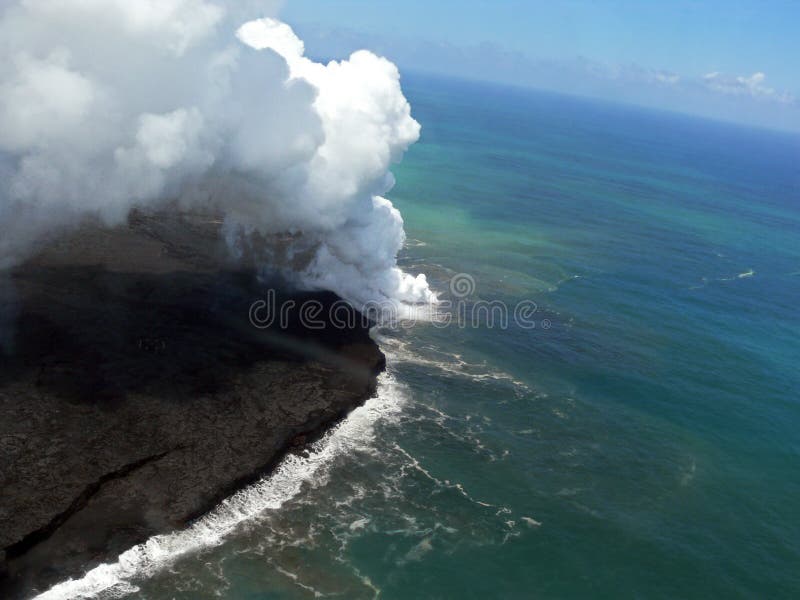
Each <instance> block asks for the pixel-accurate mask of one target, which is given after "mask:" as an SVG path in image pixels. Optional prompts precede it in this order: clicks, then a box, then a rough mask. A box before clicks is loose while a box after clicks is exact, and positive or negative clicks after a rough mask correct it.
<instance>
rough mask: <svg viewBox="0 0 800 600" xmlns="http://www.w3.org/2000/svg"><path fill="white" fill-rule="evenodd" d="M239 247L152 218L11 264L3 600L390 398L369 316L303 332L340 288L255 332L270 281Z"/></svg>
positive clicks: (0, 466) (208, 231) (4, 338)
mask: <svg viewBox="0 0 800 600" xmlns="http://www.w3.org/2000/svg"><path fill="white" fill-rule="evenodd" d="M226 256H227V252H226V250H225V249H224V248H223V244H222V242H221V241H220V235H219V223H218V221H216V220H215V219H213V218H211V217H207V216H206V217H204V216H199V215H186V214H183V215H177V214H175V213H173V214H171V215H167V214H160V215H145V214H141V213H137V214H134V215H132V216H131V218H130V219H129V223H128V224H127V225H126V226H122V227H117V228H114V229H106V228H103V227H100V226H93V225H87V226H84V227H83V228H82V229H81V230H79V231H77V232H73V233H71V234H69V235H68V236H64V237H61V238H59V239H57V240H53V241H52V242H51V243H50V244H49V245H48V246H47V248H46V249H45V250H44V251H43V252H41V253H40V254H39V255H37V256H35V257H34V258H32V259H30V260H29V261H28V262H27V263H25V264H24V265H21V266H19V267H17V268H16V269H14V270H13V271H10V272H7V273H0V597H3V598H7V597H28V596H32V595H33V594H34V593H35V592H36V591H44V590H46V589H47V588H48V587H49V586H51V585H52V584H54V583H56V582H58V581H59V580H62V579H65V578H67V577H71V576H79V575H80V574H81V573H82V572H83V571H85V570H86V569H88V568H91V567H93V566H96V565H97V564H98V563H101V562H107V561H109V560H113V559H114V558H116V556H117V555H118V554H119V553H120V552H123V551H125V550H126V549H128V548H129V547H131V546H132V545H134V544H137V543H139V542H142V541H144V540H145V539H147V538H148V537H150V536H151V535H153V534H156V533H162V532H166V531H170V530H173V529H175V528H180V527H182V526H184V525H186V524H187V522H189V521H191V520H192V519H193V518H196V517H198V516H200V515H201V514H203V513H204V512H206V511H208V510H209V509H211V508H213V506H214V505H215V504H216V503H218V502H219V501H220V500H221V499H223V498H224V497H225V496H227V495H229V494H230V493H231V492H233V491H234V490H236V489H237V488H240V487H242V486H243V485H245V484H247V483H250V482H252V481H254V480H256V479H257V478H259V477H260V476H261V475H263V474H265V473H266V472H268V471H269V469H270V468H271V467H272V466H274V464H275V463H276V461H277V460H279V459H280V457H281V456H283V454H284V453H285V452H287V451H290V450H291V449H293V448H299V447H301V446H302V445H303V443H305V442H307V441H309V440H311V439H313V438H314V437H315V436H317V435H318V434H319V433H320V432H322V431H323V430H324V429H325V428H327V427H328V426H329V425H331V424H332V423H334V422H335V421H336V420H338V419H340V418H341V417H342V416H343V415H345V414H346V413H347V412H348V411H349V410H351V409H353V408H354V407H356V406H358V405H359V404H361V403H363V402H364V401H365V400H366V399H367V398H368V397H370V396H371V395H372V394H373V393H374V392H375V385H376V376H377V374H378V373H379V372H380V371H381V370H382V369H383V366H384V358H383V355H382V354H381V352H380V350H379V349H378V347H377V346H376V345H375V343H374V342H373V341H372V340H371V339H370V337H369V331H368V327H367V326H366V324H362V323H360V321H361V319H360V318H359V319H352V320H353V321H357V322H358V323H357V324H356V325H355V326H354V327H349V328H347V329H342V328H338V327H334V326H333V325H332V324H331V323H330V322H329V321H326V323H325V324H326V326H325V327H323V328H321V329H317V328H307V327H304V326H303V325H302V324H301V323H300V319H299V306H300V303H301V302H303V301H305V300H313V301H316V302H318V303H319V304H318V306H323V307H330V306H331V305H333V304H334V303H337V298H336V297H335V296H334V295H333V294H329V293H316V294H313V293H306V294H290V293H289V292H285V291H284V292H283V293H280V294H279V295H278V298H277V302H278V303H280V302H281V301H282V300H288V299H291V300H294V301H295V305H294V306H295V307H296V308H295V309H293V310H292V311H290V312H289V320H288V322H287V323H286V326H285V327H279V325H281V324H280V323H277V322H276V323H275V324H274V325H273V326H271V327H269V328H267V329H259V328H256V327H254V326H253V325H252V324H251V323H250V320H249V309H250V306H251V304H252V303H253V302H254V301H256V300H259V299H264V298H266V293H267V291H266V290H267V288H269V287H270V286H269V285H267V284H264V283H259V282H258V281H257V279H256V277H255V275H254V273H253V272H252V271H250V270H247V269H244V268H242V267H239V266H236V265H234V264H232V263H231V262H230V261H229V260H228V259H227V258H226ZM337 306H339V304H337ZM342 311H349V312H350V314H351V316H357V315H356V314H355V313H353V312H352V309H350V308H347V309H339V310H338V311H337V314H339V315H341V314H342ZM328 314H329V313H328V311H326V310H324V309H323V310H321V311H320V313H319V316H318V317H317V320H319V319H324V318H325V316H326V315H328Z"/></svg>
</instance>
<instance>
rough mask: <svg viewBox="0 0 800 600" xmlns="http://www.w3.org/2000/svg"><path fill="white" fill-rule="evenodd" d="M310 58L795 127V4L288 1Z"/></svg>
mask: <svg viewBox="0 0 800 600" xmlns="http://www.w3.org/2000/svg"><path fill="white" fill-rule="evenodd" d="M281 15H282V18H283V19H284V20H285V21H287V22H288V23H289V24H290V25H292V26H293V27H294V28H295V29H296V30H297V31H298V32H299V33H300V34H301V37H303V38H304V39H305V41H306V46H307V50H308V52H309V53H310V54H316V55H318V56H320V57H324V58H342V57H343V55H345V56H346V55H347V54H348V53H349V52H351V51H353V50H355V49H358V48H361V47H367V48H370V49H372V50H375V51H377V52H379V53H381V54H384V55H386V56H387V57H388V58H390V59H392V60H394V61H395V62H396V63H397V64H398V65H399V66H400V67H401V69H403V68H404V69H408V70H424V71H431V72H438V73H443V74H450V75H454V76H458V77H468V78H472V79H479V80H487V81H499V82H504V83H512V84H518V85H523V86H528V87H535V88H542V89H550V90H555V91H562V92H566V93H574V94H579V95H585V96H594V97H599V98H604V99H610V100H618V101H623V102H630V103H635V104H642V105H647V106H652V107H655V108H661V109H666V110H674V111H678V112H686V113H692V114H698V115H703V116H708V117H714V118H720V119H725V120H733V121H739V122H743V123H747V124H751V125H760V126H766V127H771V128H775V129H785V130H795V131H800V2H797V1H796V0H790V1H784V0H761V1H752V0H729V1H727V2H726V1H721V0H703V1H699V0H674V1H664V2H659V1H646V0H640V1H638V2H636V1H633V0H606V1H595V2H589V1H582V0H550V1H539V0H491V1H489V0H471V1H470V0H459V1H456V0H402V2H394V1H393V2H390V1H388V0H386V1H384V0H335V1H323V0H287V1H286V3H285V6H284V8H283V11H282V13H281Z"/></svg>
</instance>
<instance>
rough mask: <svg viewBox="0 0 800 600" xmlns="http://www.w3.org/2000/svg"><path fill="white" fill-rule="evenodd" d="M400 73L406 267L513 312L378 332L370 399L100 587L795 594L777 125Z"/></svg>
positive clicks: (230, 593) (797, 483)
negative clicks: (384, 371)
mask: <svg viewBox="0 0 800 600" xmlns="http://www.w3.org/2000/svg"><path fill="white" fill-rule="evenodd" d="M404 89H405V91H406V93H407V95H408V97H409V99H410V100H411V103H412V105H413V109H414V114H415V116H416V118H417V119H418V120H419V121H420V122H421V123H422V125H423V137H422V140H421V142H420V143H419V144H418V145H416V146H415V147H414V148H412V150H411V151H410V152H409V153H408V155H407V157H406V159H405V161H404V162H403V163H402V165H400V166H398V167H397V169H396V170H395V174H396V177H397V181H398V183H397V186H396V188H395V189H394V190H393V192H392V193H391V194H390V197H391V199H392V200H393V201H394V202H395V204H396V205H397V206H398V207H399V208H400V210H401V211H402V213H403V215H404V218H405V221H406V229H407V232H408V234H409V243H408V247H407V248H406V250H405V251H404V254H403V256H402V264H403V266H404V267H405V268H406V269H407V270H409V271H412V272H425V273H427V274H428V276H429V279H430V280H431V282H432V283H433V285H434V287H436V288H437V289H439V290H442V291H443V297H445V298H447V297H448V295H449V294H448V288H449V281H450V279H451V277H453V276H454V275H456V274H468V275H470V276H471V277H472V278H474V281H475V283H476V289H475V293H474V295H472V296H470V297H469V298H467V299H466V300H467V302H468V305H469V306H473V303H474V302H477V301H479V300H497V301H502V302H504V303H506V304H508V305H509V306H514V305H516V304H517V303H519V302H521V301H526V300H527V301H531V302H535V304H536V306H537V311H536V313H535V315H534V323H535V324H536V325H537V327H535V328H533V329H527V328H525V329H524V328H521V327H518V326H516V325H514V323H513V321H512V323H511V324H510V326H509V327H508V328H505V329H504V328H501V327H487V326H479V327H477V328H473V327H464V328H460V327H456V326H451V327H448V328H438V327H434V326H432V325H430V324H427V325H426V324H419V325H417V326H415V327H412V328H409V329H404V330H394V331H381V332H377V335H378V336H379V339H380V340H381V342H382V344H383V346H384V348H385V349H386V351H387V354H388V357H389V364H390V367H389V374H388V375H387V377H386V378H385V379H384V381H383V383H382V388H381V396H380V397H379V398H378V399H376V400H375V401H372V402H371V403H370V404H369V405H368V406H367V407H366V409H364V410H361V411H359V412H357V413H356V414H355V415H353V417H351V418H350V419H349V420H348V421H347V422H346V423H345V425H344V426H343V428H342V429H341V430H340V431H338V432H336V433H335V434H334V435H333V436H332V437H331V438H330V439H329V440H328V441H327V442H326V443H327V446H324V448H323V449H322V450H321V451H320V453H319V454H318V455H315V456H313V457H312V460H311V462H309V463H303V464H294V465H290V466H291V469H289V470H288V471H287V474H286V475H285V477H284V476H280V475H279V476H277V478H276V480H275V481H272V482H271V483H270V482H267V483H265V485H264V486H262V487H261V488H257V489H255V490H254V491H252V493H251V494H250V495H247V496H245V497H243V498H239V499H238V500H237V501H236V502H234V503H233V505H232V507H228V509H226V510H227V512H225V511H222V513H221V516H219V517H218V518H219V520H221V521H225V519H228V520H230V521H231V522H234V523H236V525H235V526H233V525H231V526H228V525H225V526H222V525H219V522H218V521H214V522H212V523H211V524H210V525H209V527H210V529H214V527H217V528H218V529H219V528H220V527H221V528H222V529H223V530H224V531H225V532H226V536H225V537H223V538H221V539H217V538H215V537H214V535H211V534H209V532H208V531H206V530H199V531H196V532H195V536H196V537H197V538H203V539H205V540H206V542H204V543H202V544H201V546H204V549H202V550H200V551H195V552H190V553H188V554H187V555H186V556H184V557H182V558H180V559H179V560H178V561H177V562H175V563H174V564H172V565H171V566H170V567H169V569H167V570H160V571H158V572H157V573H156V574H155V575H154V576H152V577H149V578H147V577H138V576H137V577H134V578H133V579H132V584H133V587H124V586H122V587H119V586H118V587H117V588H116V589H117V591H118V592H119V593H120V594H121V595H124V594H125V593H128V592H131V593H132V596H133V597H142V598H187V599H188V598H192V599H195V598H206V597H208V598H211V597H220V596H221V597H226V598H236V599H239V598H242V599H245V598H253V599H255V598H259V599H261V598H312V597H315V596H317V597H340V598H373V597H380V598H384V599H394V598H408V599H413V600H417V599H422V598H586V597H607V598H709V597H719V598H792V597H800V433H798V432H800V399H799V398H798V392H800V370H798V366H800V341H798V340H799V339H800V308H798V305H799V304H800V139H798V138H797V137H791V136H788V135H784V134H780V133H774V132H768V131H760V130H752V129H743V128H739V127H737V126H734V125H729V124H722V123H715V122H710V121H702V120H697V119H693V118H689V117H684V116H679V115H672V114H667V113H655V112H650V111H644V110H641V109H638V108H632V107H624V106H615V105H611V104H603V103H598V102H593V101H589V100H583V99H575V98H568V97H563V96H556V95H551V94H544V93H538V92H532V91H524V90H517V89H512V88H501V87H489V86H484V85H479V84H474V83H465V82H458V81H446V80H441V79H432V78H427V77H414V76H411V77H407V78H406V79H404ZM546 324H547V325H549V328H547V327H546V326H545V325H546ZM292 469H293V470H292ZM299 482H302V485H303V487H302V490H300V493H297V492H298V489H299V488H296V487H293V486H294V485H295V483H297V485H299ZM281 503H282V505H281V507H280V508H278V509H274V507H275V506H278V505H279V504H281ZM232 511H233V512H232ZM236 511H239V512H236ZM234 513H235V514H236V515H239V516H240V517H241V518H239V516H237V517H236V518H232V517H231V516H230V515H231V514H234ZM226 515H227V516H226ZM226 522H227V521H226ZM203 536H205V538H204V537H203ZM208 540H211V542H210V543H209V542H208ZM184 542H185V540H184ZM184 542H181V543H184Z"/></svg>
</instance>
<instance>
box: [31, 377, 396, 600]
mask: <svg viewBox="0 0 800 600" xmlns="http://www.w3.org/2000/svg"><path fill="white" fill-rule="evenodd" d="M405 398H406V396H405V388H404V387H403V386H402V385H401V384H399V383H398V382H397V381H396V380H395V378H394V377H393V376H392V375H391V374H389V373H384V374H382V375H381V376H380V377H379V379H378V395H377V397H375V398H371V399H370V400H368V401H367V402H366V403H365V404H364V405H363V406H361V407H359V408H357V409H355V410H354V411H353V412H352V413H350V415H349V416H348V417H347V418H346V419H345V420H344V421H342V422H341V423H339V424H338V425H337V426H335V427H334V428H333V429H331V430H330V431H329V432H328V433H326V434H325V435H324V436H323V437H322V438H321V439H320V440H319V441H317V442H316V443H314V444H313V445H312V447H311V448H310V450H311V452H310V453H309V455H308V457H302V456H299V455H295V454H290V455H288V456H286V457H285V458H284V459H283V460H282V461H281V463H280V464H279V465H278V466H277V468H276V469H275V470H274V471H273V472H272V473H271V474H270V475H268V476H266V477H264V478H263V479H261V480H260V481H259V482H257V483H255V484H253V485H251V486H249V487H246V488H244V489H243V490H241V491H239V492H236V493H235V494H233V495H232V496H230V497H229V498H227V499H225V500H224V501H222V502H221V503H220V504H219V505H218V506H217V507H216V508H215V509H214V510H212V511H211V512H210V513H208V514H207V515H205V516H203V517H201V518H200V519H199V520H197V521H196V522H195V523H193V524H192V525H190V526H189V527H187V528H186V529H182V530H180V531H175V532H173V533H168V534H164V535H156V536H153V537H151V538H150V539H149V540H147V541H146V542H144V543H142V544H139V545H137V546H134V547H133V548H131V549H130V550H127V551H125V552H123V553H122V554H121V555H120V556H119V558H118V559H117V562H115V563H110V564H102V565H99V566H97V567H95V568H94V569H92V570H90V571H88V572H87V573H86V574H85V575H84V576H83V577H82V578H80V579H69V580H67V581H64V582H62V583H59V584H57V585H55V586H54V587H52V588H51V589H49V590H48V591H46V592H44V593H43V594H40V595H38V596H36V600H68V599H69V600H73V599H75V598H95V597H97V596H99V595H100V594H102V595H103V598H121V597H124V596H126V595H128V594H131V593H134V592H136V591H138V589H139V588H138V587H136V585H135V583H134V582H135V581H137V580H142V579H145V578H148V577H152V576H153V575H154V574H156V573H158V572H159V571H161V570H163V569H164V568H166V567H168V566H170V565H171V564H173V563H174V562H175V561H177V560H178V559H179V558H181V557H183V556H186V555H188V554H191V553H194V552H198V551H200V550H203V549H205V548H211V547H213V546H217V545H219V544H221V543H222V542H223V541H224V540H225V539H226V538H227V537H228V536H229V535H230V534H231V533H233V532H234V531H235V530H236V529H237V528H238V527H239V526H240V525H241V524H243V523H245V522H247V521H251V520H254V519H256V518H257V517H258V516H259V515H261V514H262V513H264V512H265V511H268V510H276V509H279V508H280V507H281V506H282V505H283V504H285V503H286V502H288V501H289V500H291V499H292V498H294V497H295V496H297V495H298V494H299V493H300V491H301V489H302V487H303V485H304V484H305V483H311V484H313V485H321V484H324V482H325V481H326V477H327V472H328V470H329V468H330V466H331V465H332V464H333V462H334V460H335V459H336V458H337V457H339V456H342V455H349V454H350V453H352V452H353V451H355V450H366V449H369V448H370V445H371V442H372V441H373V439H374V432H375V425H376V424H377V423H378V422H379V421H385V420H389V419H392V418H393V417H396V416H397V415H398V414H399V413H400V411H401V410H402V406H403V404H404V403H405Z"/></svg>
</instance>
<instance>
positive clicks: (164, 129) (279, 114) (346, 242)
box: [0, 0, 434, 303]
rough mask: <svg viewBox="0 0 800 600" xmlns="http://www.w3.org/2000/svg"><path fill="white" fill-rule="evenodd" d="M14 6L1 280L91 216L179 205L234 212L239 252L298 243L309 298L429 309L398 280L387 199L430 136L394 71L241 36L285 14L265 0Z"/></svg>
mask: <svg viewBox="0 0 800 600" xmlns="http://www.w3.org/2000/svg"><path fill="white" fill-rule="evenodd" d="M3 6H4V8H3V9H2V13H0V53H1V55H2V57H3V60H2V61H0V268H2V267H3V266H8V265H10V264H13V263H14V262H16V261H18V260H20V259H21V258H24V256H25V255H26V253H28V252H30V250H31V247H32V246H33V244H35V242H36V241H37V240H38V239H40V238H41V237H42V236H44V235H46V234H48V233H50V232H52V231H54V230H58V229H60V228H62V227H69V226H74V225H76V224H77V223H79V222H80V221H81V220H82V219H84V218H86V217H87V216H92V217H99V218H101V219H102V220H104V221H105V222H107V223H108V224H116V223H120V222H122V221H123V220H124V219H125V218H126V217H127V214H128V212H129V211H130V209H131V208H133V207H145V208H146V207H156V206H158V205H159V204H165V203H167V202H169V201H175V200H176V199H177V200H178V201H179V202H180V203H181V204H182V205H183V206H204V207H211V208H214V209H216V210H220V211H222V212H223V213H224V214H225V220H226V224H225V230H226V233H227V235H228V238H229V239H230V240H232V242H233V243H234V244H242V243H243V240H244V242H245V243H246V240H247V239H248V237H249V236H250V235H251V234H253V233H260V234H263V235H267V236H269V235H271V234H283V233H290V234H292V237H291V238H290V239H292V240H294V241H293V242H292V243H293V244H296V245H297V246H298V248H297V251H300V250H304V251H307V252H310V255H311V256H312V257H313V258H312V259H311V260H310V262H309V261H306V262H305V263H304V264H303V265H302V270H301V272H300V273H298V274H297V275H298V277H299V279H300V281H302V283H303V284H305V285H306V286H309V287H319V288H326V289H331V290H333V291H335V292H337V293H339V294H340V295H342V296H344V297H345V298H348V299H349V300H351V301H354V302H367V301H374V300H386V299H391V300H394V301H400V302H412V303H413V302H430V301H432V300H434V296H433V294H432V293H431V291H430V290H429V288H428V285H427V282H426V281H425V277H424V276H423V275H420V276H418V277H416V278H414V277H412V276H410V275H407V274H405V273H403V272H402V271H401V270H400V269H399V268H398V267H397V264H396V256H397V253H398V251H399V250H400V248H401V247H402V244H403V242H404V233H403V221H402V218H401V217H400V214H399V212H398V211H397V210H396V209H395V208H394V207H393V206H392V205H391V203H390V202H389V201H388V200H386V199H384V198H382V195H383V194H384V193H385V192H386V191H388V190H389V189H390V188H391V186H392V183H393V179H392V176H391V173H390V172H389V167H390V166H391V164H392V163H393V162H396V161H398V160H400V158H401V157H402V155H403V153H404V152H405V150H406V149H407V148H408V147H409V145H410V144H412V143H414V142H415V141H416V140H417V138H418V136H419V125H418V123H417V122H416V121H415V120H414V119H413V118H412V117H411V114H410V107H409V104H408V102H407V101H406V99H405V98H404V96H403V94H402V91H401V89H400V83H399V74H398V72H397V69H396V67H395V66H394V65H393V64H392V63H390V62H389V61H387V60H385V59H383V58H379V57H377V56H375V55H374V54H372V53H370V52H366V51H360V52H356V53H354V54H353V55H352V56H351V57H350V58H349V59H348V60H344V61H341V62H331V63H329V64H327V65H325V64H320V63H315V62H313V61H311V60H309V59H308V58H306V57H305V56H304V47H303V42H302V41H301V40H300V39H298V38H297V36H296V35H295V34H294V32H293V31H292V30H291V28H290V27H289V26H287V25H285V24H284V23H281V22H279V21H277V20H275V19H273V18H268V17H267V18H260V19H256V20H250V21H249V22H245V21H246V19H247V18H250V17H252V16H253V14H255V15H263V14H274V11H273V10H272V8H271V7H270V6H269V3H267V5H265V3H263V2H261V3H247V2H245V3H242V2H233V1H232V0H231V1H223V0H13V1H12V2H10V3H6V2H4V3H3ZM253 6H256V12H255V13H250V14H249V15H248V16H247V17H245V16H244V15H243V14H242V13H243V12H244V11H245V10H246V9H245V8H243V7H247V8H248V9H249V8H252V7H253ZM242 23H244V24H242ZM291 250H292V249H291V248H290V251H291Z"/></svg>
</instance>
